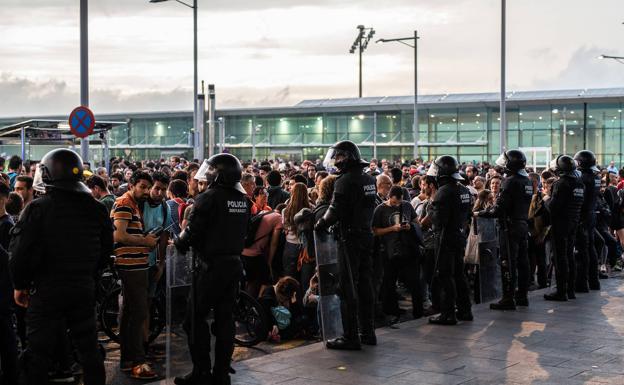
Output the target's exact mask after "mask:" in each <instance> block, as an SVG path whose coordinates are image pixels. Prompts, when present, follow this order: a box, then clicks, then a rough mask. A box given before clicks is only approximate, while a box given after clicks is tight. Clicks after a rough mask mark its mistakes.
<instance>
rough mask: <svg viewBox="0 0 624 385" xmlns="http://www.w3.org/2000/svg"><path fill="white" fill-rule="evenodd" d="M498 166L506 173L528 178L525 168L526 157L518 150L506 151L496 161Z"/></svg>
mask: <svg viewBox="0 0 624 385" xmlns="http://www.w3.org/2000/svg"><path fill="white" fill-rule="evenodd" d="M496 164H497V165H498V166H501V167H504V168H505V170H506V172H509V173H511V174H518V175H523V176H528V174H527V172H526V170H525V167H526V156H525V155H524V152H522V151H520V150H507V151H505V152H504V153H502V154H501V156H500V157H499V158H498V159H497V160H496Z"/></svg>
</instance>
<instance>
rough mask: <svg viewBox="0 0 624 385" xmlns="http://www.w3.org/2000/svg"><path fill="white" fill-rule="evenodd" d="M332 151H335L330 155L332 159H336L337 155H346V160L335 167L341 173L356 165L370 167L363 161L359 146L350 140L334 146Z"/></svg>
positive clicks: (337, 163) (338, 162)
mask: <svg viewBox="0 0 624 385" xmlns="http://www.w3.org/2000/svg"><path fill="white" fill-rule="evenodd" d="M331 149H332V150H333V151H332V152H331V155H330V157H331V158H332V159H335V158H336V156H337V155H344V159H342V160H340V161H336V162H335V166H336V167H337V168H338V169H339V170H341V171H342V170H345V169H347V168H349V167H352V166H356V165H360V166H362V167H364V166H368V163H367V162H366V161H364V160H362V155H361V154H360V149H359V148H358V146H357V145H356V144H355V143H353V142H351V141H350V140H342V141H340V142H338V143H336V144H334V145H333V146H332V148H331Z"/></svg>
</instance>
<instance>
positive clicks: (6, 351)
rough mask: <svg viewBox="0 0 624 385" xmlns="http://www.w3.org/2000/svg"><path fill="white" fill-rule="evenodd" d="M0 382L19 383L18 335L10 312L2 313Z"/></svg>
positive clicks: (0, 317) (14, 384)
mask: <svg viewBox="0 0 624 385" xmlns="http://www.w3.org/2000/svg"><path fill="white" fill-rule="evenodd" d="M0 368H2V375H0V384H7V385H16V384H17V337H16V336H15V330H14V328H13V320H12V317H11V315H10V314H4V315H0Z"/></svg>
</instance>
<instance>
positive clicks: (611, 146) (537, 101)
mask: <svg viewBox="0 0 624 385" xmlns="http://www.w3.org/2000/svg"><path fill="white" fill-rule="evenodd" d="M623 103H624V88H611V89H578V90H563V91H526V92H510V93H508V95H507V121H508V128H507V146H508V148H518V147H519V148H523V149H526V151H527V152H528V153H529V154H530V156H529V157H530V158H531V159H530V161H529V163H534V164H545V162H546V161H547V158H549V157H550V155H551V154H559V153H562V152H566V153H570V154H573V153H575V152H576V151H578V150H581V149H584V148H589V149H591V150H593V151H594V152H595V153H596V155H597V157H598V160H599V162H600V163H601V164H606V163H608V162H609V161H611V160H614V161H616V163H617V164H620V165H621V164H622V161H623V159H622V153H623V152H624V151H623V148H624V142H623V141H622V109H623ZM418 111H419V113H418V117H419V118H418V131H419V140H418V153H419V156H420V157H422V158H423V159H431V158H434V157H436V156H438V155H442V154H450V155H454V156H457V157H458V158H459V160H460V161H462V162H464V161H465V162H472V161H484V160H488V161H492V160H494V159H495V158H496V157H498V155H499V154H500V148H499V146H500V145H499V142H500V138H499V95H498V94H496V93H476V94H440V95H423V96H419V102H418ZM95 113H96V119H97V120H103V121H117V122H122V124H118V125H116V126H115V127H114V128H113V129H112V130H111V131H110V132H109V148H110V154H111V155H118V156H124V157H131V158H134V159H157V158H160V157H166V156H170V155H174V154H177V155H184V156H186V157H189V158H191V157H192V149H193V136H194V135H193V127H192V112H191V111H179V112H141V113H119V114H97V111H95ZM216 116H217V121H216V123H217V124H216V126H215V130H214V139H213V140H214V143H215V151H219V150H226V151H229V152H231V153H233V154H235V155H237V156H239V157H240V158H241V159H251V157H252V155H255V157H256V158H258V159H264V158H273V157H280V158H288V159H293V160H301V159H315V158H318V157H321V156H323V155H324V153H325V152H326V150H327V147H328V146H329V145H331V144H333V143H335V142H336V141H339V140H344V139H348V140H351V141H353V142H355V143H357V144H358V145H359V146H360V148H361V150H362V154H363V156H364V157H365V158H366V159H370V158H372V157H376V158H380V159H381V158H387V159H411V158H412V154H413V150H414V132H413V119H414V115H413V96H386V97H364V98H353V99H320V100H304V101H302V102H300V103H298V104H296V105H294V106H290V107H276V108H228V109H217V110H216ZM45 118H48V119H66V117H62V116H56V117H54V116H48V117H45ZM28 119H32V118H31V117H15V118H2V119H0V127H5V126H8V125H11V124H15V123H17V122H20V121H25V120H28ZM5 134H6V130H4V129H0V153H4V154H5V155H12V154H20V143H15V138H14V137H13V138H11V137H10V136H9V135H5ZM92 139H93V143H94V144H93V146H92V148H93V151H92V152H93V157H94V160H96V161H97V160H99V159H101V156H102V153H101V151H99V147H98V144H97V143H98V139H99V138H97V137H93V138H92ZM26 142H27V143H26V149H25V151H26V155H27V158H31V159H39V158H40V157H41V156H42V155H43V154H44V153H45V152H46V151H47V150H49V148H50V147H58V146H59V145H63V144H64V142H63V141H58V142H49V143H45V142H43V141H38V140H35V139H32V140H29V138H26ZM98 151H99V152H98ZM206 153H208V152H207V151H206ZM531 154H532V155H531ZM98 158H99V159H98Z"/></svg>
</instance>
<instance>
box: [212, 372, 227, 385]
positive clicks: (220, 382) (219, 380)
mask: <svg viewBox="0 0 624 385" xmlns="http://www.w3.org/2000/svg"><path fill="white" fill-rule="evenodd" d="M231 384H232V379H231V378H230V374H229V373H221V374H213V376H212V383H211V385H231Z"/></svg>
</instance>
